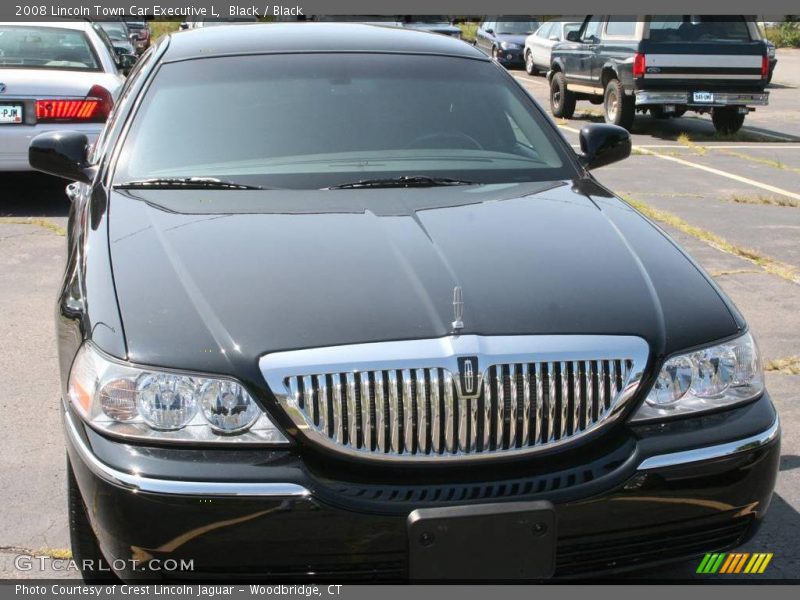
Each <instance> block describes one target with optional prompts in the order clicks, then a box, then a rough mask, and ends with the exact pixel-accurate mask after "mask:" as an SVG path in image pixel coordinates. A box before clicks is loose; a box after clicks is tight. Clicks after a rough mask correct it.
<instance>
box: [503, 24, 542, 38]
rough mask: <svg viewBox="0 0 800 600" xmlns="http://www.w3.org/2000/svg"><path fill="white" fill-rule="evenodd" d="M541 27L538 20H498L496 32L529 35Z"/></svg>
mask: <svg viewBox="0 0 800 600" xmlns="http://www.w3.org/2000/svg"><path fill="white" fill-rule="evenodd" d="M537 29H539V22H538V21H498V23H497V29H496V30H495V32H496V33H499V34H509V35H527V34H531V33H533V32H534V31H536V30H537Z"/></svg>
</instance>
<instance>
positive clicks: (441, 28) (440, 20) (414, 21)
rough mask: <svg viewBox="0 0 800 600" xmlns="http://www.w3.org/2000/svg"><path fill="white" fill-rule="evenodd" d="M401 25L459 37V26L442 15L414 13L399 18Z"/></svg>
mask: <svg viewBox="0 0 800 600" xmlns="http://www.w3.org/2000/svg"><path fill="white" fill-rule="evenodd" d="M400 21H401V23H402V24H403V27H407V28H408V29H417V30H419V31H427V32H429V33H441V34H442V35H449V36H450V37H454V38H459V39H461V28H460V27H458V26H456V25H453V20H452V19H451V18H450V17H447V16H444V15H416V16H403V17H401V18H400Z"/></svg>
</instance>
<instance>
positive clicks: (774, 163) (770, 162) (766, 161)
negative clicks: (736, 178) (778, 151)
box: [719, 148, 800, 173]
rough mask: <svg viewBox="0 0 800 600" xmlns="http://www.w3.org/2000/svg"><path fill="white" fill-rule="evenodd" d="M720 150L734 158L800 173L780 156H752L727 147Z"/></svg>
mask: <svg viewBox="0 0 800 600" xmlns="http://www.w3.org/2000/svg"><path fill="white" fill-rule="evenodd" d="M719 152H720V154H725V155H727V156H732V157H734V158H741V159H742V160H748V161H750V162H754V163H758V164H760V165H766V166H768V167H773V168H775V169H781V170H784V171H792V172H794V173H800V169H798V168H796V167H790V166H789V165H786V164H784V163H782V162H781V161H780V159H778V158H759V157H758V156H750V155H749V154H744V153H743V152H736V151H734V150H726V149H725V148H720V150H719Z"/></svg>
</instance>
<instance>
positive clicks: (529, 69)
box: [525, 50, 539, 75]
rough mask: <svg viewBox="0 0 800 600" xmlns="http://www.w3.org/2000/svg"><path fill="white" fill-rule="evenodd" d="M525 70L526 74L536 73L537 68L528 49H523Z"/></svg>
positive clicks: (537, 71) (537, 72)
mask: <svg viewBox="0 0 800 600" xmlns="http://www.w3.org/2000/svg"><path fill="white" fill-rule="evenodd" d="M525 72H526V73H527V74H528V75H538V74H539V69H537V68H536V65H535V64H533V53H532V52H531V51H530V50H526V51H525Z"/></svg>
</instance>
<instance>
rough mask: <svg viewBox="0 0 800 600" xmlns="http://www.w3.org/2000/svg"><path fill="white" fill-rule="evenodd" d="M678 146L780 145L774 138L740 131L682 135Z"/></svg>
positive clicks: (679, 137) (678, 138)
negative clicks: (759, 143)
mask: <svg viewBox="0 0 800 600" xmlns="http://www.w3.org/2000/svg"><path fill="white" fill-rule="evenodd" d="M677 141H678V143H679V144H683V145H684V146H687V147H696V145H695V142H761V143H764V144H781V143H782V142H776V141H775V139H774V138H769V137H767V136H765V135H760V134H758V133H756V132H754V131H745V130H742V129H740V130H739V131H737V132H736V133H718V132H716V131H715V132H714V133H693V134H692V135H691V136H690V135H689V134H688V133H682V134H680V135H679V136H678V137H677Z"/></svg>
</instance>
